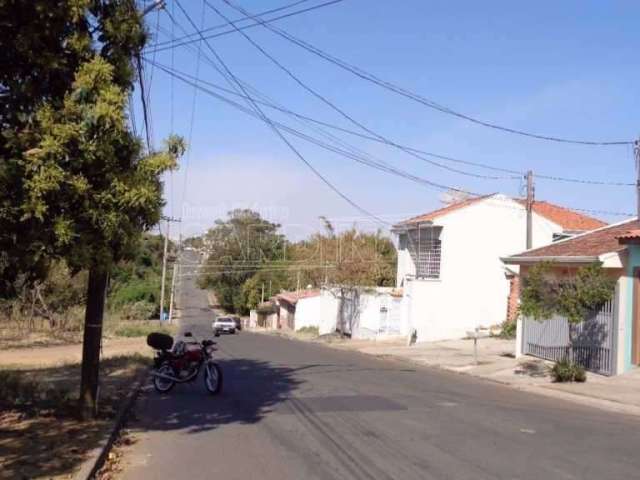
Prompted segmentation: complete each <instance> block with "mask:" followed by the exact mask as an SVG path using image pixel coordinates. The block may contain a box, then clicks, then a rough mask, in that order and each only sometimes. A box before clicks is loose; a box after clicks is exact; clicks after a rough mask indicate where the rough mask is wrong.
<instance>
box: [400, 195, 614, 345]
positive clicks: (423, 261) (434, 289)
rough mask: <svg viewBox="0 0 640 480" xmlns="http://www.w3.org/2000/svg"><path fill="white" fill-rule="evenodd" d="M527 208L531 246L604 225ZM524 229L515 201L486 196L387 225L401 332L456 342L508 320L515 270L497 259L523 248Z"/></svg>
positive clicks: (542, 205)
mask: <svg viewBox="0 0 640 480" xmlns="http://www.w3.org/2000/svg"><path fill="white" fill-rule="evenodd" d="M532 211H533V214H532V220H533V221H532V244H533V246H534V247H541V246H544V245H549V244H552V243H553V242H554V241H558V240H561V239H565V238H570V237H572V236H575V235H577V234H580V233H583V232H585V231H589V230H593V229H596V228H600V227H603V226H604V225H606V224H605V223H604V222H602V221H600V220H598V219H595V218H593V217H590V216H587V215H584V214H582V213H579V212H576V211H573V210H570V209H568V208H565V207H562V206H559V205H555V204H553V203H549V202H545V201H535V202H534V204H533V208H532ZM526 224H527V212H526V205H525V203H524V202H523V201H522V200H521V199H517V198H511V197H509V196H506V195H502V194H492V195H487V196H483V197H474V198H470V199H466V200H463V201H459V202H456V203H452V204H450V205H447V206H445V207H443V208H440V209H438V210H434V211H432V212H429V213H425V214H422V215H419V216H416V217H413V218H409V219H407V220H405V221H403V222H401V223H399V224H397V225H395V226H394V228H393V232H394V233H395V235H396V236H397V240H398V241H397V244H398V265H397V277H396V283H397V287H398V288H402V289H403V292H404V298H403V302H404V305H403V312H404V313H403V330H405V331H413V330H415V332H416V335H417V340H418V341H437V340H446V339H456V338H463V337H465V336H466V335H468V332H470V331H473V330H474V329H476V328H478V327H483V326H484V327H489V326H492V325H496V324H501V323H502V322H504V321H505V320H506V319H507V317H508V313H509V314H510V315H511V317H512V318H513V316H514V313H515V308H514V306H515V305H517V298H518V290H519V287H518V266H517V265H513V266H511V267H505V265H504V264H503V263H502V261H501V260H500V259H501V257H507V256H510V255H513V254H516V253H518V252H521V251H522V250H523V249H525V248H526ZM509 306H511V308H509Z"/></svg>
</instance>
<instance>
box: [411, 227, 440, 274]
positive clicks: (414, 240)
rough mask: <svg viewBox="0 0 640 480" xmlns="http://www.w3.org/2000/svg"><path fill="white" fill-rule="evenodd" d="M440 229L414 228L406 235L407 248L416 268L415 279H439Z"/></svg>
mask: <svg viewBox="0 0 640 480" xmlns="http://www.w3.org/2000/svg"><path fill="white" fill-rule="evenodd" d="M441 230H442V227H428V228H416V229H412V230H409V231H408V233H407V238H406V242H407V247H408V250H409V254H410V255H411V259H412V260H413V263H414V265H415V266H416V278H433V279H437V278H440V258H441V255H440V253H441V241H440V232H441Z"/></svg>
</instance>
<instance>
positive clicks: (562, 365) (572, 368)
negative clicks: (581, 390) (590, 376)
mask: <svg viewBox="0 0 640 480" xmlns="http://www.w3.org/2000/svg"><path fill="white" fill-rule="evenodd" d="M551 376H552V378H553V381H554V382H586V381H587V372H586V371H585V369H584V367H582V366H581V365H578V364H577V363H573V362H570V361H569V360H567V359H563V360H559V361H557V362H556V363H555V364H554V365H553V367H552V368H551Z"/></svg>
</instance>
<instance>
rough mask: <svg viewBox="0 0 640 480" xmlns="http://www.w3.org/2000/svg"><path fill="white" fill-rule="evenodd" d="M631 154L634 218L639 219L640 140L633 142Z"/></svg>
mask: <svg viewBox="0 0 640 480" xmlns="http://www.w3.org/2000/svg"><path fill="white" fill-rule="evenodd" d="M633 153H634V155H635V157H636V217H637V218H638V219H640V139H638V140H636V141H635V142H634V144H633Z"/></svg>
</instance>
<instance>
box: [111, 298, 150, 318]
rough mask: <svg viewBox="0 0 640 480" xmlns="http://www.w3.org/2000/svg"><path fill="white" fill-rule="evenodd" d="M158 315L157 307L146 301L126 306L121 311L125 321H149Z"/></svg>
mask: <svg viewBox="0 0 640 480" xmlns="http://www.w3.org/2000/svg"><path fill="white" fill-rule="evenodd" d="M155 313H156V306H155V305H154V304H153V303H149V302H146V301H138V302H134V303H129V304H125V305H123V306H122V308H121V309H120V315H121V316H122V318H123V319H125V320H149V319H150V318H152V317H153V315H154V314H155Z"/></svg>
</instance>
